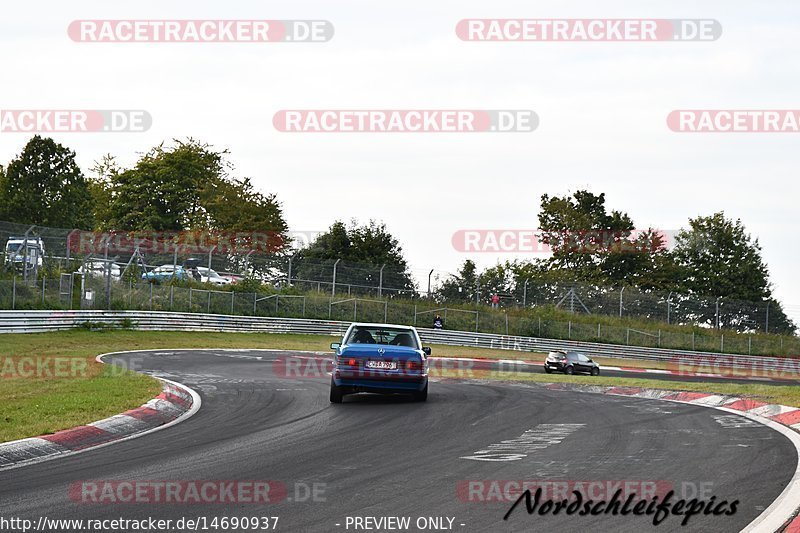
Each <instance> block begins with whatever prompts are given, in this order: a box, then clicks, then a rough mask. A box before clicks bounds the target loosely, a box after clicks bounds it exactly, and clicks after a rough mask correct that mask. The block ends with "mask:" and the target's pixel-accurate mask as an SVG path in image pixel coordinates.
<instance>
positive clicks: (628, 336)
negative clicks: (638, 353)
mask: <svg viewBox="0 0 800 533" xmlns="http://www.w3.org/2000/svg"><path fill="white" fill-rule="evenodd" d="M630 343H631V328H625V344H626V345H630Z"/></svg>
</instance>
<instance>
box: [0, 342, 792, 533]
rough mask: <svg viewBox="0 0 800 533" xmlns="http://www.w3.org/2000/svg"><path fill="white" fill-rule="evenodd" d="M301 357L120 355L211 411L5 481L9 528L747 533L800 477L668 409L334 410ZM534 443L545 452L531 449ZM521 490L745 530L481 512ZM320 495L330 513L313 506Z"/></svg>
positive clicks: (444, 405) (374, 403) (761, 443)
mask: <svg viewBox="0 0 800 533" xmlns="http://www.w3.org/2000/svg"><path fill="white" fill-rule="evenodd" d="M290 355H291V353H289V352H285V353H283V352H263V351H253V352H248V351H243V350H237V351H215V350H205V351H170V350H161V351H153V352H131V353H129V354H120V355H114V356H109V357H107V358H106V361H107V362H117V363H120V364H125V365H126V366H128V367H133V368H138V369H140V370H142V371H146V372H148V373H151V374H154V375H158V376H162V377H165V378H169V379H172V380H175V381H178V382H180V383H182V384H185V385H187V386H189V387H192V388H193V389H195V390H196V391H197V392H198V393H199V394H200V396H201V397H202V407H201V408H200V410H199V411H198V413H197V414H196V415H194V416H193V417H192V418H190V419H189V420H187V421H185V422H183V423H181V424H178V425H177V426H174V427H172V428H168V429H166V430H164V431H159V432H156V433H153V434H150V435H147V436H144V437H142V438H137V439H133V440H130V441H125V442H121V443H118V444H114V445H112V446H107V447H104V448H100V449H97V450H91V451H87V452H85V453H81V454H77V455H73V456H69V457H64V458H60V459H56V460H52V461H48V462H44V463H40V464H34V465H31V466H26V467H23V468H19V469H15V470H6V471H0V517H5V518H10V517H16V518H27V519H31V520H33V521H34V522H37V521H38V520H39V518H40V517H42V516H44V517H47V518H48V519H115V518H128V519H134V518H135V519H142V518H147V517H153V518H160V519H171V520H173V521H175V520H178V519H180V518H182V517H187V518H195V519H196V518H198V517H205V518H206V519H208V520H210V519H211V518H213V517H223V516H227V517H231V516H240V517H254V516H278V517H280V519H279V522H278V525H277V530H278V531H320V532H327V531H334V532H335V531H378V530H380V531H389V529H355V528H354V527H353V526H352V525H350V526H349V527H348V521H347V517H351V519H352V517H389V516H398V517H410V519H411V524H412V526H413V525H414V523H415V522H416V520H417V519H418V518H420V517H423V518H424V517H447V518H451V519H453V521H452V526H451V527H452V529H451V530H452V531H464V532H473V531H475V532H483V531H548V532H557V531H576V530H594V531H630V532H634V531H643V530H649V529H654V530H657V531H660V532H662V531H663V532H665V531H706V532H708V531H739V530H741V529H742V528H743V527H745V526H746V525H747V524H748V523H750V522H751V521H752V520H753V519H754V518H756V517H757V516H758V515H759V514H760V513H761V512H762V511H763V510H764V509H765V508H766V507H767V506H769V505H770V503H771V502H772V501H773V500H774V499H775V498H776V497H777V496H778V495H779V494H780V492H781V491H782V490H783V489H784V487H785V486H786V485H787V484H788V482H789V480H790V478H791V475H792V473H793V472H794V470H795V468H796V465H797V460H798V458H797V455H796V451H795V449H794V447H793V446H792V444H791V443H790V441H789V440H788V439H787V438H786V437H784V436H783V435H781V434H780V433H778V432H776V431H774V430H772V429H769V428H767V427H764V426H761V425H757V424H753V423H748V421H746V419H744V418H743V417H739V416H736V415H730V414H727V413H724V412H721V411H717V410H714V409H709V408H704V407H700V406H692V405H684V404H676V403H670V402H663V401H657V400H647V399H638V398H628V397H616V396H608V395H595V394H586V393H577V392H564V391H550V390H546V389H543V388H541V387H537V386H534V385H524V384H512V383H490V382H482V381H470V380H440V381H437V382H433V383H431V385H430V395H429V399H428V402H426V403H415V402H412V401H410V400H409V399H407V398H404V397H399V396H398V397H382V396H373V395H360V396H353V397H348V398H346V399H345V403H343V404H341V405H332V404H330V403H329V401H328V385H329V383H328V378H327V377H326V376H317V377H310V378H293V377H287V376H286V375H284V372H283V371H282V368H284V367H283V366H282V365H281V363H280V360H281V359H282V358H283V357H286V356H290ZM726 417H727V418H726ZM567 425H569V426H567ZM565 428H566V429H565ZM526 431H527V432H528V433H526ZM525 435H527V436H528V437H530V435H538V437H535V439H538V440H534V441H531V440H530V438H528V439H527V440H525V439H524V438H523V437H524V436H525ZM514 439H516V441H515V440H514ZM520 439H522V440H524V441H525V442H524V443H522V441H521V440H520ZM503 441H512V442H511V443H506V444H505V445H503V444H502V442H503ZM531 442H534V443H535V444H536V446H532V447H531V448H529V449H524V450H523V448H525V446H526V445H530V444H531ZM492 445H496V446H494V449H495V451H496V450H497V449H498V446H497V445H500V446H499V447H500V448H503V447H505V448H508V447H514V446H518V449H517V452H519V453H517V454H516V455H521V457H517V458H516V459H515V460H505V461H486V460H475V458H476V457H479V458H484V459H486V458H489V457H491V456H490V455H487V454H485V453H483V454H482V453H477V452H479V451H481V450H487V449H492ZM505 451H506V452H507V451H508V450H507V449H506V450H505ZM465 457H472V459H467V458H465ZM87 480H88V481H91V480H93V481H95V482H96V481H99V480H114V481H178V480H187V481H191V480H197V481H199V480H232V481H246V480H272V481H275V482H277V483H278V484H279V485H280V486H284V487H286V489H287V497H286V498H285V499H284V498H279V499H280V500H281V501H276V502H271V503H268V504H252V503H226V504H205V503H201V504H196V503H195V504H189V503H166V502H158V503H109V502H105V503H82V502H80V501H74V500H73V499H71V498H70V493H69V491H70V487H71V486H73V487H74V486H75V484H76V483H81V482H83V481H87ZM492 480H495V481H497V483H495V484H492ZM515 480H516V481H522V480H526V481H529V482H544V481H549V482H555V481H557V482H567V483H570V484H569V485H568V486H569V487H575V486H576V485H575V482H590V481H595V482H603V483H604V484H606V485H607V484H609V483H610V484H611V485H612V487H616V486H617V485H615V483H616V482H620V481H629V482H631V483H632V484H633V485H632V486H642V484H643V483H644V484H646V485H647V486H657V487H658V488H659V489H658V490H659V491H660V492H662V493H663V492H664V491H665V490H666V489H665V488H674V489H675V491H676V493H677V494H676V496H675V497H674V498H673V500H675V499H680V498H681V497H686V499H690V498H692V497H694V496H695V495H696V493H698V492H699V493H700V494H699V496H700V497H701V498H703V497H705V500H706V501H708V500H709V499H710V498H711V496H714V497H715V498H716V500H715V501H716V502H720V501H722V500H728V501H729V502H730V501H732V500H739V504H738V510H737V512H736V513H735V514H733V515H731V516H713V515H698V516H694V517H692V518H691V519H690V520H689V523H688V525H687V526H686V527H682V526H681V525H680V523H681V518H680V517H677V516H670V517H668V518H666V519H665V520H664V521H663V522H662V523H661V524H660V525H659V526H657V527H655V526H653V524H652V517H647V516H632V515H628V516H613V515H606V514H602V515H599V516H577V515H572V516H566V515H564V514H563V513H561V514H559V515H555V516H554V515H552V514H548V515H546V516H540V515H538V514H533V515H528V514H527V513H526V512H525V509H524V504H522V505H520V506H519V507H518V508H517V509H515V511H514V512H513V513H512V514H511V516H510V517H509V520H507V521H504V520H503V515H504V514H505V513H506V511H508V509H509V508H510V506H511V503H512V501H513V499H515V497H516V496H517V495H518V493H515V494H512V495H511V496H512V497H511V501H499V502H498V501H491V502H485V501H471V500H470V498H473V500H474V499H475V498H480V496H479V495H480V494H482V495H484V497H485V496H487V495H489V496H492V495H493V496H497V494H493V493H491V490H489V489H491V488H492V487H495V488H496V487H501V486H509V485H507V484H506V483H505V482H507V481H515ZM470 481H472V482H473V484H472V485H469V482H470ZM476 482H480V483H478V484H476ZM637 483H638V484H639V485H637ZM617 484H618V483H617ZM653 484H654V485H653ZM276 486H277V485H276ZM544 486H546V487H547V486H552V485H547V484H545V485H544ZM559 486H562V487H563V486H565V485H563V484H562V485H559ZM312 487H316V489H317V497H316V498H314V497H308V498H307V497H306V496H307V495H308V492H309V491H308V490H307V489H310V488H312ZM464 487H472V488H475V487H479V488H480V487H484V489H485V490H483V491H482V490H480V489H477V490H474V491H473V492H469V491H464V490H463V489H464ZM459 489H462V490H461V491H459ZM487 491H488V492H487ZM608 498H610V494H609V495H607V498H606V499H608ZM77 499H80V498H77ZM496 499H497V498H496ZM499 499H502V497H501V498H499ZM314 500H316V501H314ZM444 524H448V521H447V520H444ZM50 530H54V529H52V528H51V529H50ZM170 530H171V531H175V530H177V529H175V528H173V529H170ZM217 530H218V531H219V530H220V529H217ZM228 530H229V531H230V530H232V529H228ZM235 530H243V529H242V528H238V529H235ZM409 530H411V531H418V530H419V529H417V528H416V527H411V528H410V529H409ZM429 530H431V529H429ZM440 530H441V529H440ZM206 531H214V529H206Z"/></svg>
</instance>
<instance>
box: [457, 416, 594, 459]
mask: <svg viewBox="0 0 800 533" xmlns="http://www.w3.org/2000/svg"><path fill="white" fill-rule="evenodd" d="M584 426H586V424H538V425H537V426H536V427H535V428H533V429H529V430H527V431H525V433H523V434H522V435H520V436H519V437H517V438H515V439H510V440H504V441H500V442H499V443H497V444H490V445H489V446H487V447H486V448H485V449H483V450H478V451H476V452H475V453H473V454H472V455H468V456H464V457H459V459H469V460H471V461H489V462H504V461H519V460H520V459H524V458H525V457H527V456H528V454H529V453H531V452H534V451H536V450H543V449H545V448H549V447H550V446H552V445H554V444H559V443H560V442H561V441H562V440H564V439H565V438H567V437H568V436H570V435H571V434H572V433H574V432H576V431H578V430H579V429H581V428H583V427H584Z"/></svg>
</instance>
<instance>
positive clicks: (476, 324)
mask: <svg viewBox="0 0 800 533" xmlns="http://www.w3.org/2000/svg"><path fill="white" fill-rule="evenodd" d="M445 313H447V310H445ZM479 314H480V313H479V312H478V311H475V333H478V315H479Z"/></svg>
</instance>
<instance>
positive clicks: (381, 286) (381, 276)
mask: <svg viewBox="0 0 800 533" xmlns="http://www.w3.org/2000/svg"><path fill="white" fill-rule="evenodd" d="M384 268H386V264H383V265H381V272H380V276H379V278H378V298H380V297H381V296H382V295H383V269H384Z"/></svg>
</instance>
